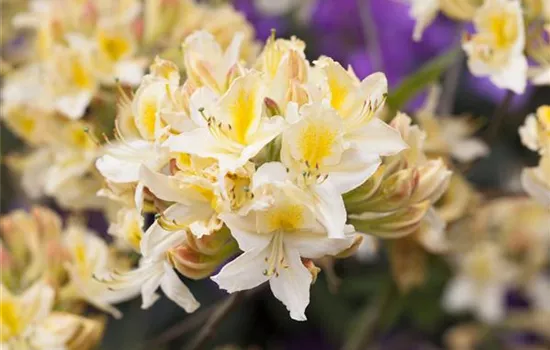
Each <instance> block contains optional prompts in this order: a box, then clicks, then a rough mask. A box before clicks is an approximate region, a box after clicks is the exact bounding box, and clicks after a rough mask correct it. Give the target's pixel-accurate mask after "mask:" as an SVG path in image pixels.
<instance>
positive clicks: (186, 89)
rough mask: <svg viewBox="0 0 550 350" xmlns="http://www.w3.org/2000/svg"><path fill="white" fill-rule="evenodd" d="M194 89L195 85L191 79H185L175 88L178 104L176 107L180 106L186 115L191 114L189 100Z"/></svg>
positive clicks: (195, 88)
mask: <svg viewBox="0 0 550 350" xmlns="http://www.w3.org/2000/svg"><path fill="white" fill-rule="evenodd" d="M196 90H197V86H196V85H195V84H194V83H193V82H192V81H191V80H186V81H185V83H183V85H182V86H180V87H179V88H178V89H177V90H176V93H175V98H176V101H177V104H178V105H177V107H179V108H181V109H182V110H183V111H184V112H185V115H187V116H190V115H191V109H190V107H189V100H190V98H191V95H193V93H194V92H195V91H196Z"/></svg>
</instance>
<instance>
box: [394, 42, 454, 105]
mask: <svg viewBox="0 0 550 350" xmlns="http://www.w3.org/2000/svg"><path fill="white" fill-rule="evenodd" d="M460 50H461V49H460V48H459V47H455V48H453V49H451V50H449V51H447V52H445V53H443V54H441V55H439V56H437V57H435V58H434V59H432V60H430V61H428V62H427V63H426V64H424V65H423V66H422V67H421V68H420V69H419V70H417V71H416V72H414V73H413V74H411V75H409V76H408V77H406V78H405V79H404V80H403V81H402V82H401V84H399V86H398V87H396V88H395V89H393V91H390V93H389V95H388V100H387V102H388V106H389V107H390V108H391V109H392V111H393V112H395V111H397V110H399V109H401V108H403V106H405V104H406V103H407V102H408V101H410V100H411V99H412V98H413V97H415V96H416V95H418V94H419V93H420V92H421V91H422V90H424V89H425V88H426V87H428V86H429V85H431V84H432V83H434V82H435V81H436V80H438V79H439V77H440V76H441V74H442V73H443V72H444V71H445V70H446V69H447V68H448V67H449V66H450V65H452V64H453V62H455V60H456V57H457V55H458V53H459V52H460Z"/></svg>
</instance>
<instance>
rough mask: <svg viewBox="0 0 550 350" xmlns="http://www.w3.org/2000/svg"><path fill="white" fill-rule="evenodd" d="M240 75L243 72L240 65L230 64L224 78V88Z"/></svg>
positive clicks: (227, 87)
mask: <svg viewBox="0 0 550 350" xmlns="http://www.w3.org/2000/svg"><path fill="white" fill-rule="evenodd" d="M242 75H243V72H242V71H241V66H239V65H238V64H234V65H233V66H231V68H230V69H229V71H228V72H227V76H226V78H225V89H226V90H227V89H229V87H230V86H231V84H232V83H233V82H234V81H235V79H237V78H239V77H240V76H242Z"/></svg>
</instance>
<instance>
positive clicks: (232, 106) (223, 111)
mask: <svg viewBox="0 0 550 350" xmlns="http://www.w3.org/2000/svg"><path fill="white" fill-rule="evenodd" d="M201 93H202V94H203V95H202V96H204V97H203V98H204V105H202V106H199V107H198V109H197V110H192V111H191V117H192V118H193V120H194V121H195V123H196V124H197V125H199V127H198V128H196V129H195V130H192V131H188V132H183V133H182V134H180V135H177V136H171V137H170V138H168V140H167V141H166V142H165V143H164V145H165V146H167V147H168V148H169V149H170V150H171V151H172V152H184V153H189V154H194V155H197V156H199V157H205V158H209V157H210V158H214V159H217V160H218V162H219V165H220V169H221V171H222V172H228V171H235V170H236V169H237V168H240V167H242V166H243V165H245V164H246V163H247V162H248V160H250V159H251V158H252V157H254V156H255V155H256V154H257V153H258V152H259V151H260V150H261V149H262V148H263V147H264V146H265V145H267V144H268V143H269V142H270V141H271V140H273V139H274V138H275V137H277V135H279V134H280V133H281V132H282V131H283V128H284V124H285V123H284V120H283V118H282V117H280V116H274V117H271V118H268V117H267V116H265V115H264V113H263V108H264V98H265V97H266V96H265V84H264V82H263V80H262V77H261V75H260V74H259V72H256V71H249V72H248V73H246V74H245V75H244V76H242V77H239V78H237V79H235V80H234V81H233V83H232V84H231V87H230V88H229V90H227V92H226V93H225V94H224V95H222V96H221V97H220V98H219V99H217V100H216V98H215V97H214V96H213V94H209V93H205V90H204V89H199V90H198V91H197V92H195V94H194V95H193V96H192V98H193V97H194V96H195V95H197V94H201ZM197 96H201V95H197ZM192 103H193V102H192Z"/></svg>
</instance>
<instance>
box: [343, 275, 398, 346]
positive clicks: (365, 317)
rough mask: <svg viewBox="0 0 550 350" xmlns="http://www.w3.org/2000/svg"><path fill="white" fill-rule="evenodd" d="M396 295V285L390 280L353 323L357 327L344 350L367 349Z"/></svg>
mask: <svg viewBox="0 0 550 350" xmlns="http://www.w3.org/2000/svg"><path fill="white" fill-rule="evenodd" d="M395 293H396V286H395V283H394V282H393V280H391V279H389V280H388V282H387V283H386V285H384V286H382V287H381V288H380V292H379V294H378V296H377V297H375V298H374V300H373V301H372V302H371V303H369V304H368V305H366V306H365V307H364V308H363V309H362V310H360V311H359V315H358V316H357V319H356V320H355V322H353V323H354V324H355V325H356V327H355V329H353V331H352V332H351V334H350V336H349V337H348V340H347V341H346V342H345V344H344V346H343V347H342V349H343V350H363V349H367V347H368V346H369V343H370V342H371V341H372V338H373V337H374V335H375V332H376V331H377V329H378V328H379V327H380V319H381V318H382V316H383V315H384V314H385V313H386V312H387V311H388V307H389V306H390V305H391V303H392V300H394V298H395V297H396V296H395Z"/></svg>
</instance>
